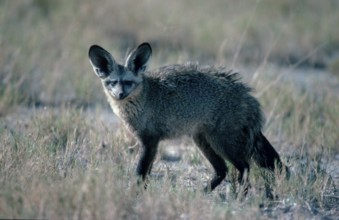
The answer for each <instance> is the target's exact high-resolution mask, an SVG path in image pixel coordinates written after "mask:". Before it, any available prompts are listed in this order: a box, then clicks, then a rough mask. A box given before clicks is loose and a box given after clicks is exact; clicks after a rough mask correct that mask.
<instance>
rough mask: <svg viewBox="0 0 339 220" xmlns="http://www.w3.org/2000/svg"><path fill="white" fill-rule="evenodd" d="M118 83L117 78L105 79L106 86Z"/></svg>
mask: <svg viewBox="0 0 339 220" xmlns="http://www.w3.org/2000/svg"><path fill="white" fill-rule="evenodd" d="M117 83H118V81H117V80H112V81H107V82H106V86H115V85H116V84H117Z"/></svg>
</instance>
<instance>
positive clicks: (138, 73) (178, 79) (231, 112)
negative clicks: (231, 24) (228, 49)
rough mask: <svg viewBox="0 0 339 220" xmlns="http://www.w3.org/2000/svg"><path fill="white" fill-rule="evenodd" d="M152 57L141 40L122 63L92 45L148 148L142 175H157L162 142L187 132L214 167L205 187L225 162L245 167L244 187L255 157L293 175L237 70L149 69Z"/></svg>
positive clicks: (119, 109) (221, 174)
mask: <svg viewBox="0 0 339 220" xmlns="http://www.w3.org/2000/svg"><path fill="white" fill-rule="evenodd" d="M151 55H152V49H151V46H150V44H149V43H142V44H141V45H139V46H138V47H137V48H136V49H135V50H133V51H132V52H131V53H130V54H129V55H128V57H127V59H126V62H125V64H124V65H120V64H118V63H117V62H116V61H115V60H114V58H113V56H112V55H111V54H110V53H109V52H107V51H106V50H105V49H103V48H102V47H100V46H97V45H93V46H91V47H90V49H89V59H90V63H91V65H92V66H93V69H94V72H95V74H96V75H97V76H98V77H99V78H100V79H101V82H102V86H103V89H104V92H105V94H106V96H107V99H108V102H109V104H110V106H111V108H112V110H113V112H114V113H115V114H116V115H117V116H118V117H119V118H120V119H121V120H122V121H123V123H124V125H125V126H126V127H127V129H128V130H129V131H130V132H131V133H132V134H133V135H134V136H135V137H136V139H137V140H138V143H139V145H140V147H141V155H140V160H139V163H138V165H137V175H138V176H139V177H140V180H143V181H144V180H145V179H146V177H147V175H148V174H149V173H150V170H151V167H152V163H153V161H154V158H155V156H156V153H157V149H158V143H159V141H161V140H164V139H169V138H176V137H179V136H183V135H187V136H189V137H192V138H193V140H194V143H195V144H196V145H197V147H198V148H199V149H200V151H201V152H202V153H203V155H204V156H205V157H206V158H207V159H208V160H209V162H210V163H211V165H212V166H213V168H214V170H215V174H214V176H213V178H212V180H211V181H210V182H209V184H208V185H207V186H206V187H205V191H206V192H209V191H212V190H213V189H215V187H217V186H218V185H219V184H220V183H221V182H222V180H223V179H224V178H225V177H226V174H227V172H228V168H227V166H226V163H225V160H227V161H229V162H230V163H231V164H232V165H234V166H235V167H236V169H237V170H238V171H239V177H238V181H239V183H240V184H245V186H244V193H246V192H247V186H248V179H247V176H248V172H249V170H250V162H251V161H254V162H255V163H256V164H257V165H258V166H259V167H262V168H266V169H267V170H271V171H274V170H275V168H277V169H278V171H279V172H282V171H283V170H284V171H286V174H287V173H288V169H287V167H286V166H284V164H283V163H282V162H281V160H280V158H279V155H278V153H277V152H276V151H275V150H274V148H273V147H272V145H271V144H270V143H269V141H268V140H267V139H266V138H265V136H264V135H263V134H262V131H261V130H262V127H263V123H264V116H263V113H262V111H261V107H260V104H259V103H258V101H257V100H256V99H255V98H254V97H253V96H252V95H251V94H250V92H251V89H250V88H249V87H248V86H246V85H245V84H244V83H241V82H240V81H239V75H238V74H237V73H234V72H232V71H225V69H224V68H216V67H201V66H199V65H197V64H185V65H169V66H164V67H161V68H159V69H155V70H147V63H148V61H149V60H150V58H151ZM266 188H269V186H268V185H267V184H266ZM267 190H269V189H267ZM268 194H270V192H268ZM268 196H271V195H268Z"/></svg>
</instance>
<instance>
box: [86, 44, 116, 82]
mask: <svg viewBox="0 0 339 220" xmlns="http://www.w3.org/2000/svg"><path fill="white" fill-rule="evenodd" d="M88 57H89V61H90V63H91V65H92V67H93V70H94V72H95V74H96V75H97V76H99V77H100V78H101V79H104V78H106V77H107V76H108V75H109V74H110V73H111V72H112V71H113V69H114V66H115V65H116V63H115V61H114V59H113V57H112V55H111V54H110V53H109V52H107V51H106V50H105V49H103V48H102V47H100V46H98V45H92V46H91V47H90V48H89V51H88Z"/></svg>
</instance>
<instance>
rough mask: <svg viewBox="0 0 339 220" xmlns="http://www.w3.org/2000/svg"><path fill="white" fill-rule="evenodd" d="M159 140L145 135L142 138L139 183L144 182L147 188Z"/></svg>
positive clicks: (138, 172)
mask: <svg viewBox="0 0 339 220" xmlns="http://www.w3.org/2000/svg"><path fill="white" fill-rule="evenodd" d="M158 142H159V140H158V139H156V138H150V137H144V138H142V139H141V141H140V143H141V147H140V150H141V155H140V159H139V163H138V166H137V175H138V185H140V184H141V183H144V184H145V185H144V187H145V188H147V184H146V183H145V180H146V178H147V175H148V174H149V173H150V171H151V168H152V164H153V162H154V159H155V156H156V154H157V149H158Z"/></svg>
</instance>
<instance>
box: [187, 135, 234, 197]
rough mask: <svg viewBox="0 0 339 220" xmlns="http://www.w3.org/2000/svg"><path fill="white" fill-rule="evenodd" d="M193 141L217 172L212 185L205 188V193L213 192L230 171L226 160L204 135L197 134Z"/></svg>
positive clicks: (211, 182)
mask: <svg viewBox="0 0 339 220" xmlns="http://www.w3.org/2000/svg"><path fill="white" fill-rule="evenodd" d="M193 140H194V142H195V143H196V145H197V146H198V148H199V149H200V150H201V152H202V153H203V154H204V156H205V157H206V158H207V159H208V161H209V162H210V163H211V165H212V167H213V168H214V170H215V174H214V177H213V178H212V180H211V181H210V183H209V184H208V185H207V186H206V187H205V188H204V192H211V191H213V190H214V189H215V188H216V187H217V186H218V185H219V184H220V183H221V182H222V181H223V179H225V177H226V174H227V171H228V169H227V166H226V163H225V160H224V159H223V158H222V157H221V156H219V155H218V154H217V153H216V152H215V151H214V150H213V148H212V147H211V146H210V144H209V143H208V141H207V140H206V138H205V136H204V134H202V133H197V134H195V135H194V136H193Z"/></svg>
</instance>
